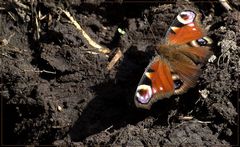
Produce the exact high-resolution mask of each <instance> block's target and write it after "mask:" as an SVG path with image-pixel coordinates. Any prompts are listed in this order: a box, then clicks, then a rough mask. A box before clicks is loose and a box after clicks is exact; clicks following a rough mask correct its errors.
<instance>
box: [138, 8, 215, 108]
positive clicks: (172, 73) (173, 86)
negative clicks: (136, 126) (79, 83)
mask: <svg viewBox="0 0 240 147" xmlns="http://www.w3.org/2000/svg"><path fill="white" fill-rule="evenodd" d="M200 17H201V15H200V14H199V13H196V12H194V11H192V10H185V11H182V12H181V13H179V14H178V15H177V17H176V18H175V20H174V21H173V23H172V24H171V26H170V27H169V29H168V31H167V33H166V36H165V40H164V43H163V44H160V45H156V51H157V53H158V55H157V56H156V57H154V58H153V60H152V61H151V62H150V63H149V65H148V66H147V67H146V69H145V71H144V73H143V75H142V78H141V79H140V82H139V84H138V86H137V89H136V92H135V96H134V101H135V105H136V107H138V108H143V109H150V108H151V106H152V104H153V103H154V102H156V101H158V100H160V99H164V98H169V97H171V96H172V95H180V94H183V93H185V92H186V91H187V90H188V89H189V88H191V87H194V86H195V85H196V82H197V79H198V77H199V74H200V72H201V69H200V68H201V66H200V65H201V64H202V63H203V62H204V61H205V60H206V59H207V58H208V57H209V55H210V54H211V51H210V47H209V46H210V45H211V44H212V40H211V39H210V38H209V37H207V36H206V33H205V32H204V30H203V27H202V26H201V24H200Z"/></svg>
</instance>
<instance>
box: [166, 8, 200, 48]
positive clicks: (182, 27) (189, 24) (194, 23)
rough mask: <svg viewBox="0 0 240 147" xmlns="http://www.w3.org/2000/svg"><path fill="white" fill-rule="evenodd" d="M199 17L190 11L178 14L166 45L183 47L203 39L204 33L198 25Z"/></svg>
mask: <svg viewBox="0 0 240 147" xmlns="http://www.w3.org/2000/svg"><path fill="white" fill-rule="evenodd" d="M198 17H199V16H198V15H197V14H196V13H195V12H193V11H190V10H188V11H183V12H181V13H180V14H178V16H177V18H176V19H175V20H174V21H173V23H172V24H171V26H170V28H169V29H168V31H167V33H166V36H165V39H166V43H167V44H170V45H181V44H185V43H188V42H191V41H192V40H197V39H199V38H202V37H203V36H204V33H203V31H202V29H201V26H200V25H199V23H198Z"/></svg>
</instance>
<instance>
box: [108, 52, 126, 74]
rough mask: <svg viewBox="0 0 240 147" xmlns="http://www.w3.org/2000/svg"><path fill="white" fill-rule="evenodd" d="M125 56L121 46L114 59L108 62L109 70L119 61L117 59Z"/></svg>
mask: <svg viewBox="0 0 240 147" xmlns="http://www.w3.org/2000/svg"><path fill="white" fill-rule="evenodd" d="M122 56H123V53H122V51H121V50H120V48H118V49H117V51H116V54H115V56H114V57H113V58H112V60H111V61H110V62H109V63H108V66H107V70H110V69H112V68H113V66H114V65H115V64H116V63H117V61H118V60H119V59H120V58H121V57H122Z"/></svg>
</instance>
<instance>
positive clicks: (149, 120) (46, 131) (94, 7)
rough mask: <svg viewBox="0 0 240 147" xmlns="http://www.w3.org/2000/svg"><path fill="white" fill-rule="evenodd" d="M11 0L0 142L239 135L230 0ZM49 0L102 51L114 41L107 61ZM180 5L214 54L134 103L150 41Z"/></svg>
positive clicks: (1, 28) (5, 10)
mask: <svg viewBox="0 0 240 147" xmlns="http://www.w3.org/2000/svg"><path fill="white" fill-rule="evenodd" d="M18 2H19V3H16V2H15V1H11V0H9V1H0V21H1V23H0V39H1V44H0V64H1V68H0V78H1V83H0V88H1V115H2V117H1V118H2V119H1V121H2V129H1V130H2V142H1V143H2V144H5V145H26V144H35V145H49V144H51V145H126V146H149V145H153V146H155V145H161V146H162V145H178V146H186V145H191V146H192V145H196V146H200V145H201V146H206V145H237V144H239V140H238V138H239V136H238V135H239V111H238V110H239V73H240V68H239V67H240V60H239V59H240V58H239V57H240V48H239V45H240V31H239V30H240V13H239V11H238V7H239V6H240V3H239V1H236V0H235V1H231V2H230V5H231V7H232V9H233V10H232V11H227V10H226V9H225V8H224V7H223V5H222V4H220V3H219V2H218V1H217V2H211V3H208V2H204V1H202V2H199V1H197V2H196V1H189V2H187V3H183V1H181V0H180V1H177V2H171V1H168V2H156V1H151V2H144V1H133V0H132V1H125V0H115V1H114V2H109V1H107V0H101V1H97V0H85V1H84V2H83V1H64V0H63V1H55V2H51V1H47V0H40V1H33V3H31V2H29V1H25V0H20V1H18ZM21 4H23V5H21ZM26 6H27V7H26ZM58 7H61V8H62V9H64V10H67V11H69V12H70V13H71V15H72V16H73V17H74V18H75V19H76V20H77V21H78V22H79V23H80V25H81V26H82V27H83V29H84V30H85V31H86V32H87V33H88V34H89V35H90V36H91V38H92V39H94V40H95V41H96V42H98V43H99V44H101V45H103V46H106V47H108V48H109V49H110V50H111V51H112V53H110V54H113V55H114V50H115V49H116V48H120V49H121V51H122V52H123V57H122V58H121V59H120V60H119V61H118V62H117V64H115V65H114V67H113V68H112V69H111V70H107V68H106V67H107V65H108V63H109V61H110V60H111V55H110V58H108V57H107V56H106V55H105V54H103V53H99V54H91V53H89V52H88V51H94V50H96V49H95V48H93V47H91V46H89V45H88V44H86V40H84V38H83V36H81V34H80V33H79V31H78V30H77V29H76V28H75V26H74V25H72V24H71V23H69V19H68V18H67V17H66V16H65V15H64V14H61V13H60V11H59V9H58ZM185 9H193V10H197V11H199V12H200V13H201V14H202V22H203V24H204V26H206V28H207V29H209V31H208V34H209V36H210V37H211V38H212V39H213V40H214V44H213V46H212V51H213V53H214V55H215V56H216V59H215V60H214V61H213V62H208V63H206V65H205V66H204V67H203V72H202V74H201V76H200V78H199V80H198V84H197V86H196V87H195V88H192V89H190V90H189V91H188V92H187V93H186V94H183V95H180V96H172V97H171V98H169V99H164V100H161V101H159V102H157V103H156V104H154V105H153V107H152V109H151V110H140V109H137V108H135V107H134V104H133V96H134V92H135V89H136V87H137V83H138V81H139V79H140V77H141V75H142V73H143V71H144V68H145V67H146V66H147V65H148V63H149V61H150V60H151V59H152V58H153V57H154V50H152V47H151V46H153V45H154V44H156V43H160V42H161V41H162V40H163V39H164V38H163V36H164V34H165V32H166V30H167V29H168V27H169V25H170V24H171V23H172V21H173V19H174V18H175V17H176V15H177V14H178V13H179V12H180V11H182V10H185ZM40 13H41V16H40V15H39V14H40ZM39 16H40V17H39ZM118 28H121V29H122V30H124V31H125V34H121V33H119V32H118ZM199 91H207V92H208V94H207V95H201V94H200V92H199ZM181 116H191V117H192V119H188V118H186V117H185V118H182V119H180V118H181Z"/></svg>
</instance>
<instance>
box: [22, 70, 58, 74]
mask: <svg viewBox="0 0 240 147" xmlns="http://www.w3.org/2000/svg"><path fill="white" fill-rule="evenodd" d="M23 71H25V72H39V73H43V72H44V73H50V74H56V72H55V71H47V70H23Z"/></svg>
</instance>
